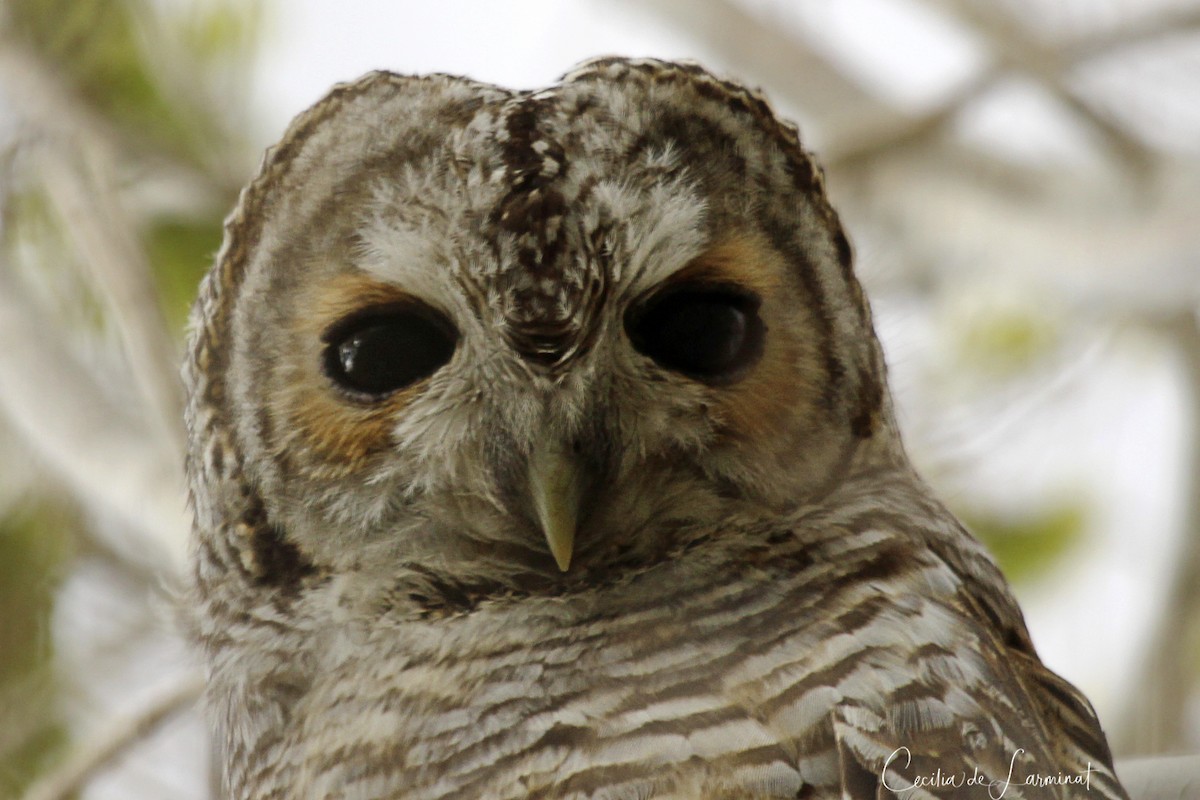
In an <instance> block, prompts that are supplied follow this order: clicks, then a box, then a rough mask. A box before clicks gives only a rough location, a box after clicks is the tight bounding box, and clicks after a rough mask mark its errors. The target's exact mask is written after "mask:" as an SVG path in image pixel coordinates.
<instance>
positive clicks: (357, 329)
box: [322, 304, 458, 397]
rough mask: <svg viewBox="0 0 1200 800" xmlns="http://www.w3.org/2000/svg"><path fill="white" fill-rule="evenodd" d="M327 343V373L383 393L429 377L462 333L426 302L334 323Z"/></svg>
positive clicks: (358, 388) (356, 388) (352, 386)
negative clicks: (425, 304) (425, 303)
mask: <svg viewBox="0 0 1200 800" xmlns="http://www.w3.org/2000/svg"><path fill="white" fill-rule="evenodd" d="M322 338H323V339H324V341H325V373H326V374H327V375H329V377H330V378H332V379H333V381H334V382H335V383H337V384H338V385H339V386H341V387H343V388H345V389H349V390H351V391H353V392H357V393H359V394H367V395H371V396H373V397H382V396H383V395H386V394H390V393H391V392H394V391H396V390H397V389H403V388H404V387H405V386H410V385H412V384H414V383H416V382H417V381H419V380H421V379H422V378H427V377H429V376H430V375H432V374H433V373H434V372H436V371H437V370H438V368H439V367H441V366H442V365H443V364H445V363H446V362H447V361H449V360H450V357H451V356H452V355H454V347H455V345H456V344H457V342H458V334H457V333H456V332H455V330H454V328H453V326H452V325H451V324H450V321H449V320H447V319H446V318H445V317H444V316H443V315H441V314H439V313H438V312H436V311H434V310H433V309H431V308H428V307H426V306H422V305H417V304H405V305H396V306H385V307H381V308H373V309H368V310H366V311H362V312H359V313H357V314H352V315H351V316H349V317H347V318H346V319H343V320H342V321H341V322H338V323H337V324H335V325H334V326H333V327H332V328H330V329H329V331H328V332H327V333H326V334H325V336H324V337H322Z"/></svg>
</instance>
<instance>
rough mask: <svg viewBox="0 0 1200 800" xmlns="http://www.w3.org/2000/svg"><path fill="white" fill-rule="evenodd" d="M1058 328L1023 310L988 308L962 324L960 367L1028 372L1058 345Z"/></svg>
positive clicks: (1043, 317) (1011, 373)
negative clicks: (961, 363)
mask: <svg viewBox="0 0 1200 800" xmlns="http://www.w3.org/2000/svg"><path fill="white" fill-rule="evenodd" d="M1058 334H1059V331H1058V328H1057V327H1056V326H1055V324H1054V323H1053V322H1052V321H1051V320H1050V319H1048V318H1046V317H1045V316H1042V315H1039V314H1036V313H1034V312H1032V311H1030V310H1025V309H1013V308H1005V309H989V310H987V311H985V312H983V313H979V314H976V315H975V316H973V317H972V318H971V319H969V320H967V321H966V323H965V324H964V325H963V333H962V338H961V339H960V340H959V345H960V358H961V360H962V362H963V365H964V366H966V367H970V368H973V369H979V368H980V367H984V368H986V369H987V370H988V371H990V372H994V373H1000V374H1002V375H1013V374H1015V373H1018V372H1021V371H1022V370H1025V369H1028V368H1029V367H1030V366H1031V365H1033V364H1034V363H1035V362H1036V361H1037V360H1038V359H1039V358H1042V357H1044V356H1045V355H1046V354H1047V353H1049V352H1051V350H1053V348H1054V347H1055V345H1056V344H1057V343H1058Z"/></svg>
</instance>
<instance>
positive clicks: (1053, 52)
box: [933, 0, 1151, 177]
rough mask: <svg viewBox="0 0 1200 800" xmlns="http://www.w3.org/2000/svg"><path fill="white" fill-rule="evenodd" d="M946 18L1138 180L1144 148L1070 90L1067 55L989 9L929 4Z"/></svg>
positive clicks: (944, 1) (965, 3) (941, 0)
mask: <svg viewBox="0 0 1200 800" xmlns="http://www.w3.org/2000/svg"><path fill="white" fill-rule="evenodd" d="M933 2H934V3H935V4H936V5H937V6H938V7H940V8H942V9H943V10H945V11H946V12H947V13H949V14H952V15H953V16H954V17H955V18H957V19H958V20H960V21H961V22H963V23H964V24H966V25H969V26H971V28H973V29H974V30H975V31H976V32H978V33H979V34H980V35H982V36H984V37H985V39H986V40H987V41H988V43H989V44H991V45H992V47H993V48H994V49H995V53H996V57H997V59H998V61H999V64H1000V66H1002V67H1003V68H1005V69H1008V70H1011V71H1013V72H1016V73H1018V74H1025V75H1029V76H1030V77H1032V78H1034V79H1036V80H1037V81H1038V83H1040V84H1041V85H1042V86H1044V87H1045V88H1046V89H1048V90H1049V91H1050V92H1051V93H1053V94H1054V95H1055V96H1056V97H1057V98H1058V99H1059V101H1060V102H1062V103H1063V104H1064V105H1065V106H1067V108H1069V109H1071V111H1073V112H1074V113H1075V114H1077V115H1078V116H1079V117H1080V118H1082V119H1083V120H1085V121H1086V122H1087V123H1088V124H1089V125H1090V126H1091V128H1092V129H1093V130H1094V131H1095V132H1096V133H1097V134H1098V135H1099V136H1100V138H1101V139H1102V140H1103V142H1104V143H1105V146H1106V147H1107V148H1108V150H1109V152H1110V153H1111V154H1112V155H1113V156H1115V157H1116V158H1117V159H1118V161H1119V162H1120V163H1123V164H1124V165H1125V166H1126V167H1127V168H1128V169H1129V171H1130V172H1131V173H1132V174H1133V175H1135V176H1137V177H1144V175H1145V172H1146V170H1147V169H1148V167H1149V165H1150V160H1151V153H1150V151H1149V148H1148V147H1147V146H1146V145H1145V144H1144V143H1143V142H1141V141H1140V140H1139V139H1138V138H1137V137H1136V136H1134V135H1133V134H1132V133H1130V132H1129V131H1127V130H1125V129H1124V128H1122V127H1121V126H1120V125H1118V124H1117V123H1116V122H1114V121H1113V120H1112V119H1110V118H1109V117H1108V116H1106V115H1105V114H1103V113H1102V112H1101V111H1099V110H1098V109H1096V108H1094V107H1093V106H1092V105H1091V103H1090V102H1088V99H1087V98H1086V97H1083V96H1081V95H1080V93H1079V92H1078V91H1077V90H1076V89H1075V88H1074V87H1072V86H1071V85H1070V84H1069V82H1068V81H1067V78H1066V72H1067V70H1068V69H1069V68H1071V67H1072V66H1074V65H1075V63H1076V62H1075V61H1074V59H1073V57H1072V53H1071V52H1070V51H1068V52H1066V53H1064V52H1063V51H1062V50H1061V49H1059V48H1055V47H1051V46H1049V45H1044V44H1041V43H1040V42H1038V41H1037V40H1036V39H1034V38H1033V37H1032V36H1031V35H1030V34H1029V32H1028V31H1027V30H1026V29H1024V28H1023V27H1021V26H1020V25H1019V24H1018V23H1017V22H1016V21H1015V20H1013V19H1011V18H1010V17H1008V16H1006V15H1005V13H1004V11H1003V10H1002V9H1001V8H1000V7H999V6H998V5H995V4H988V3H974V2H970V0H933ZM1089 53H1090V54H1094V51H1093V50H1092V49H1091V48H1084V49H1081V50H1079V51H1078V52H1075V53H1074V54H1073V55H1074V57H1077V58H1083V57H1084V55H1085V54H1089Z"/></svg>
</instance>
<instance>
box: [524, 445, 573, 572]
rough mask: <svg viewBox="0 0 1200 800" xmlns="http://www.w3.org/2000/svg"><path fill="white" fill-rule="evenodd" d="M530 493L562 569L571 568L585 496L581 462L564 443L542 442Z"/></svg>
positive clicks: (533, 460) (535, 458) (536, 451)
mask: <svg viewBox="0 0 1200 800" xmlns="http://www.w3.org/2000/svg"><path fill="white" fill-rule="evenodd" d="M529 491H530V494H531V495H532V496H533V507H534V510H535V512H536V513H537V518H538V523H539V524H540V525H541V526H542V533H543V534H545V536H546V544H548V545H550V553H551V555H553V556H554V560H555V562H556V563H557V564H558V568H559V569H560V570H562V571H563V572H566V571H567V570H568V569H570V567H571V554H572V553H573V552H574V550H575V530H576V526H577V525H578V522H579V505H580V500H581V498H582V496H583V476H582V470H581V469H580V466H579V463H578V459H577V458H576V457H575V455H574V454H572V453H571V452H570V451H569V450H568V449H567V448H565V447H564V446H563V445H562V444H560V443H545V442H539V443H538V444H537V445H536V446H535V447H534V451H533V455H532V456H531V457H530V459H529Z"/></svg>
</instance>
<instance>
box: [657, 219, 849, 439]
mask: <svg viewBox="0 0 1200 800" xmlns="http://www.w3.org/2000/svg"><path fill="white" fill-rule="evenodd" d="M793 269H794V267H792V266H791V265H789V264H788V263H787V261H786V260H785V259H784V257H783V256H782V255H781V254H780V253H779V251H778V250H776V249H775V248H774V247H773V246H771V244H770V243H769V242H768V241H767V240H766V239H765V237H763V236H762V235H761V234H757V233H752V232H751V233H745V232H742V233H737V234H734V235H731V236H729V237H726V238H724V239H722V240H721V241H720V242H718V243H717V244H715V245H714V246H713V247H711V248H709V250H707V251H706V252H705V253H703V254H702V255H700V256H698V257H697V258H696V259H695V260H693V261H692V262H691V263H690V264H688V265H687V266H686V267H684V268H683V269H682V270H680V271H679V272H678V273H676V275H674V276H672V278H671V279H670V280H671V282H675V281H681V282H682V281H688V282H691V281H698V282H704V283H710V282H711V283H714V284H727V285H731V286H737V287H741V288H743V289H746V290H749V291H751V292H753V293H754V294H756V295H757V296H758V297H759V299H760V300H761V305H760V306H759V310H758V313H759V316H760V317H761V318H762V321H763V323H764V325H765V326H766V335H765V337H764V342H763V352H762V356H761V357H760V358H759V360H758V363H756V364H755V365H754V367H753V369H751V370H750V371H749V372H748V373H747V375H746V377H744V378H743V379H742V380H740V381H738V382H737V383H734V384H732V385H730V386H725V387H719V388H717V389H714V391H713V396H714V401H715V403H714V408H713V410H714V412H715V417H716V418H717V419H718V420H719V421H720V422H721V425H722V428H723V429H724V433H725V434H726V435H729V436H732V437H734V438H739V439H748V440H752V441H764V442H769V441H770V440H771V439H772V438H774V437H777V436H779V435H780V434H781V433H782V432H783V431H784V430H785V429H787V428H789V427H790V426H791V423H792V422H793V421H794V420H795V419H796V418H797V416H798V415H799V416H806V415H807V412H808V407H809V406H811V405H813V404H815V403H816V402H818V400H817V399H818V398H819V397H820V396H821V387H822V386H823V385H825V382H826V381H827V380H828V379H829V376H827V375H825V370H824V367H823V365H822V362H821V359H820V357H819V348H818V346H817V343H816V342H815V341H814V337H817V336H819V335H820V334H819V328H818V326H817V325H816V324H814V320H813V315H812V310H811V308H810V307H809V306H808V305H807V304H806V303H805V302H804V301H803V298H799V297H796V296H794V295H795V284H796V281H794V280H793V279H792V277H791V275H790V274H789V273H790V271H791V270H793Z"/></svg>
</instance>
